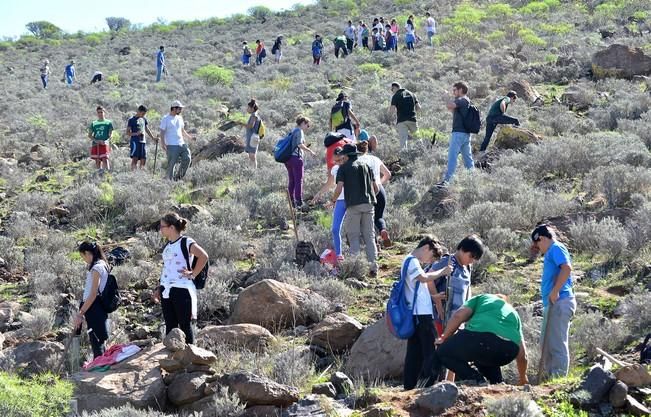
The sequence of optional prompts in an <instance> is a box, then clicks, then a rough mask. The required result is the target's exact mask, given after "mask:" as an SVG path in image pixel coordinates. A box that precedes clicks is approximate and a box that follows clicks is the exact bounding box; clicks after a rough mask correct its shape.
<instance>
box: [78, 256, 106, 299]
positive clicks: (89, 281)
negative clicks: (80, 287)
mask: <svg viewBox="0 0 651 417" xmlns="http://www.w3.org/2000/svg"><path fill="white" fill-rule="evenodd" d="M93 271H97V273H99V292H102V291H104V287H106V280H107V279H108V275H109V271H108V265H106V262H104V261H103V260H101V259H100V260H99V261H97V262H96V263H95V265H93V267H92V268H91V269H90V271H88V272H86V283H85V285H84V295H83V296H82V301H86V300H88V297H90V291H91V290H92V289H93Z"/></svg>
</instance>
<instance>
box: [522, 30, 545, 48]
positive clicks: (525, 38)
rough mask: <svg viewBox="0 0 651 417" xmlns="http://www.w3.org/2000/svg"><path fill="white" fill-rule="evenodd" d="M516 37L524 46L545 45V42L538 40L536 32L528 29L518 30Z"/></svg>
mask: <svg viewBox="0 0 651 417" xmlns="http://www.w3.org/2000/svg"><path fill="white" fill-rule="evenodd" d="M518 36H519V37H520V39H522V42H523V43H524V44H526V45H530V46H545V45H547V42H545V40H544V39H542V38H540V37H539V36H538V35H536V32H534V31H533V30H531V29H528V28H524V29H520V30H519V31H518Z"/></svg>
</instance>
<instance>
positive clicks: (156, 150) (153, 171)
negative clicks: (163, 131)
mask: <svg viewBox="0 0 651 417" xmlns="http://www.w3.org/2000/svg"><path fill="white" fill-rule="evenodd" d="M159 140H160V139H158V140H157V141H156V147H155V148H154V169H153V170H152V173H153V174H155V173H156V159H158V141H159Z"/></svg>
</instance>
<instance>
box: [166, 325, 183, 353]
mask: <svg viewBox="0 0 651 417" xmlns="http://www.w3.org/2000/svg"><path fill="white" fill-rule="evenodd" d="M163 345H165V347H166V348H168V349H169V350H171V351H172V352H178V351H180V350H183V349H185V333H183V330H181V329H179V328H178V327H177V328H175V329H172V330H171V331H170V332H169V333H168V334H167V335H166V336H165V339H163Z"/></svg>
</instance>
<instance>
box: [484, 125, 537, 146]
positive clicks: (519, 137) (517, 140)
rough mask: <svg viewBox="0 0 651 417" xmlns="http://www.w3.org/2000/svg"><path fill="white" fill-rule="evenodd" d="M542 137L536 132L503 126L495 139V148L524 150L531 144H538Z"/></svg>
mask: <svg viewBox="0 0 651 417" xmlns="http://www.w3.org/2000/svg"><path fill="white" fill-rule="evenodd" d="M541 140H542V137H541V136H539V135H537V134H535V133H534V132H532V131H530V130H527V129H522V128H520V127H511V126H502V127H500V130H499V132H498V133H497V137H496V138H495V147H496V148H498V149H514V150H522V149H524V148H526V147H527V145H529V144H530V143H537V142H540V141H541Z"/></svg>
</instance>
